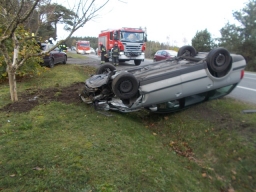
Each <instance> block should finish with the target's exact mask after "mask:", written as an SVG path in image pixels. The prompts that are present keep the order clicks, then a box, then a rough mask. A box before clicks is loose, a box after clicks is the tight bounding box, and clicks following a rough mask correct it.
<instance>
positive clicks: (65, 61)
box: [62, 56, 67, 64]
mask: <svg viewBox="0 0 256 192" xmlns="http://www.w3.org/2000/svg"><path fill="white" fill-rule="evenodd" d="M62 63H63V64H67V56H65V57H64V61H63V62H62Z"/></svg>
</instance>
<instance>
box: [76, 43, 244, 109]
mask: <svg viewBox="0 0 256 192" xmlns="http://www.w3.org/2000/svg"><path fill="white" fill-rule="evenodd" d="M245 66H246V61H245V59H244V57H243V56H241V55H236V54H230V53H229V52H228V51H227V50H226V49H225V48H215V49H212V50H211V51H210V52H198V53H197V52H196V50H195V49H194V48H193V47H192V46H183V47H181V48H180V49H179V51H178V55H177V57H175V58H172V59H169V60H163V61H159V62H153V63H152V64H148V65H143V66H137V67H134V68H129V69H124V70H116V68H115V67H114V66H113V65H111V64H104V65H102V66H101V67H99V68H98V69H97V71H96V74H95V75H93V76H91V77H90V78H89V79H87V80H86V81H85V87H84V89H83V91H82V93H81V94H80V97H81V99H82V100H83V101H84V102H86V103H88V104H91V103H93V104H94V105H95V106H96V107H98V108H101V109H103V110H117V111H121V112H132V111H137V110H139V109H142V108H145V109H148V110H150V111H152V112H155V113H170V112H174V111H178V110H181V109H184V108H187V107H189V106H191V105H194V104H197V103H200V102H204V101H208V100H211V99H216V98H220V97H223V96H225V95H227V94H229V93H230V92H231V91H232V90H233V89H234V88H235V87H236V86H237V84H238V83H239V82H240V81H241V79H242V78H243V75H244V68H245Z"/></svg>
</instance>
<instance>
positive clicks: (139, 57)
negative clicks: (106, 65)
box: [98, 27, 147, 65]
mask: <svg viewBox="0 0 256 192" xmlns="http://www.w3.org/2000/svg"><path fill="white" fill-rule="evenodd" d="M146 41H147V35H146V32H145V31H144V30H143V29H141V28H127V27H123V28H120V29H115V30H113V29H111V30H110V29H108V30H103V31H101V33H100V34H99V37H98V42H99V43H100V42H101V43H102V44H103V45H105V47H106V49H107V55H108V57H106V58H105V61H106V62H108V61H109V59H111V57H112V55H111V49H112V48H113V46H114V43H115V42H117V43H118V47H119V49H120V55H119V61H120V62H124V61H130V60H134V64H135V65H140V63H141V61H144V59H145V53H144V52H145V50H146V43H145V42H146ZM99 50H100V48H99V47H98V55H100V52H99Z"/></svg>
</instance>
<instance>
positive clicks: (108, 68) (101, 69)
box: [96, 64, 116, 74]
mask: <svg viewBox="0 0 256 192" xmlns="http://www.w3.org/2000/svg"><path fill="white" fill-rule="evenodd" d="M115 70H116V68H115V67H114V66H113V65H111V64H103V65H101V66H100V67H99V68H98V69H97V70H96V74H103V73H108V72H110V71H115Z"/></svg>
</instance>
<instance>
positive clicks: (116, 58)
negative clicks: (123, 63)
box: [112, 42, 120, 66]
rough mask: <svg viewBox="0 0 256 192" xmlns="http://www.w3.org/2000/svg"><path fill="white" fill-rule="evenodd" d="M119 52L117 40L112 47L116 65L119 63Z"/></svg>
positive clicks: (113, 59)
mask: <svg viewBox="0 0 256 192" xmlns="http://www.w3.org/2000/svg"><path fill="white" fill-rule="evenodd" d="M119 53H120V50H119V48H118V45H117V42H115V44H114V47H113V48H112V61H113V64H114V65H115V66H117V65H119Z"/></svg>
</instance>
